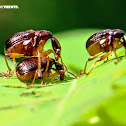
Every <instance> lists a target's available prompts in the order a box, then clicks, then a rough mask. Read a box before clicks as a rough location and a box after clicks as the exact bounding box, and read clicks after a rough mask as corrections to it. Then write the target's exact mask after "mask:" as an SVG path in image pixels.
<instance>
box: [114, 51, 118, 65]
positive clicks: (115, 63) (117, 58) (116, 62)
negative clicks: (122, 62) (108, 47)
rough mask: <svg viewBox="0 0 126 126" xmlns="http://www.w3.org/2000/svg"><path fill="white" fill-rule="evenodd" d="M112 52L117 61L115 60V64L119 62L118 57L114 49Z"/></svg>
mask: <svg viewBox="0 0 126 126" xmlns="http://www.w3.org/2000/svg"><path fill="white" fill-rule="evenodd" d="M114 54H115V57H116V59H117V61H116V62H115V64H117V63H118V62H119V58H118V56H117V53H116V50H114Z"/></svg>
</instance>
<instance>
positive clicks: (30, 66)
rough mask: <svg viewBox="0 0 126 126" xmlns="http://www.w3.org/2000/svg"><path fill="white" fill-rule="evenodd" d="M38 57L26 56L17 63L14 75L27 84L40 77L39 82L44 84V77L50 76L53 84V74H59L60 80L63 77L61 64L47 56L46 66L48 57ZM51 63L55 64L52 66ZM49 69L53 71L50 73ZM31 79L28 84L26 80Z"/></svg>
mask: <svg viewBox="0 0 126 126" xmlns="http://www.w3.org/2000/svg"><path fill="white" fill-rule="evenodd" d="M38 58H40V57H31V58H26V59H24V60H22V61H21V62H19V63H18V64H17V66H16V75H17V78H18V79H19V80H20V81H23V82H25V83H26V84H27V85H33V84H34V81H35V79H37V78H41V84H45V82H44V81H43V79H44V78H45V77H50V78H51V84H53V76H56V75H60V80H63V79H64V73H65V72H66V71H65V70H64V67H63V65H62V64H60V63H59V62H57V61H55V60H54V59H52V58H50V57H49V65H48V68H47V62H48V59H42V58H40V59H38ZM39 60H40V62H41V63H40V64H41V66H40V71H38V61H39ZM53 65H55V67H53ZM51 70H52V71H54V72H53V73H52V71H51ZM40 72H41V74H40ZM68 73H69V72H68ZM31 79H33V80H32V83H31V84H28V83H27V82H28V81H29V80H31Z"/></svg>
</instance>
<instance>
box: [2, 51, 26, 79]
mask: <svg viewBox="0 0 126 126" xmlns="http://www.w3.org/2000/svg"><path fill="white" fill-rule="evenodd" d="M21 56H24V54H18V53H5V56H4V59H5V63H6V66H7V68H8V70H7V73H4V72H2V73H0V76H1V77H5V78H6V77H9V76H12V75H13V74H14V71H15V69H16V61H15V58H17V57H21ZM7 57H9V58H12V59H13V64H14V69H13V70H11V68H10V67H9V64H8V61H7Z"/></svg>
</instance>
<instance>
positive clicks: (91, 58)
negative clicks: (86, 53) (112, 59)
mask: <svg viewBox="0 0 126 126" xmlns="http://www.w3.org/2000/svg"><path fill="white" fill-rule="evenodd" d="M101 53H102V52H100V53H98V54H96V55H94V56H91V57H89V58H88V60H87V61H86V63H85V66H84V73H82V72H81V73H80V76H82V75H84V74H86V67H87V63H88V62H89V61H91V60H93V59H95V58H97V57H98V56H99V55H100V54H101Z"/></svg>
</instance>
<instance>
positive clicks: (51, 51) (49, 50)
mask: <svg viewBox="0 0 126 126" xmlns="http://www.w3.org/2000/svg"><path fill="white" fill-rule="evenodd" d="M41 53H42V54H45V55H49V54H51V53H53V54H54V55H55V52H54V51H53V50H52V49H47V50H45V51H42V52H41Z"/></svg>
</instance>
